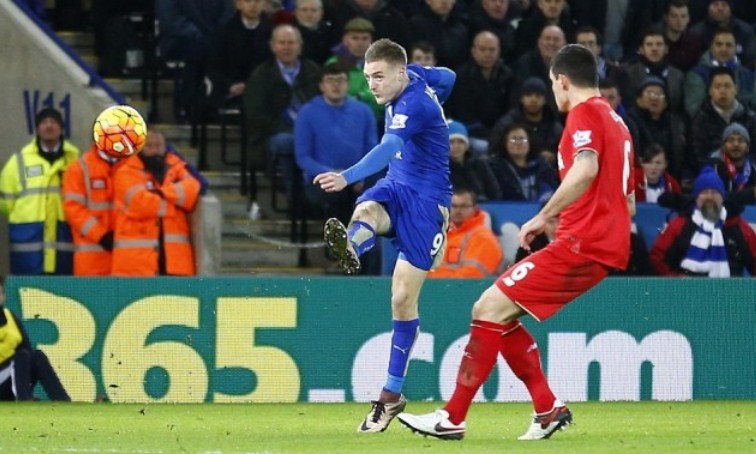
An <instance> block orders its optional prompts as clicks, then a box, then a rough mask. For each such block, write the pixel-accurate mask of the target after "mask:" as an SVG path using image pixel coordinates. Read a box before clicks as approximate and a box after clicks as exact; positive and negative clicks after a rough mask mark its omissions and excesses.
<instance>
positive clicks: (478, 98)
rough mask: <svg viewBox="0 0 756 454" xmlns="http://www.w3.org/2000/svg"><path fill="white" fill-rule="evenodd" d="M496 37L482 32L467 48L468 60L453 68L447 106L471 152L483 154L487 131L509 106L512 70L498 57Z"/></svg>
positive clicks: (485, 147) (486, 143) (486, 141)
mask: <svg viewBox="0 0 756 454" xmlns="http://www.w3.org/2000/svg"><path fill="white" fill-rule="evenodd" d="M499 50H500V48H499V38H497V37H496V35H495V34H493V33H491V32H488V31H483V32H480V33H478V34H477V35H476V36H475V39H474V40H473V44H472V48H471V49H470V54H471V57H472V58H471V59H470V60H469V61H468V62H467V63H465V64H464V65H462V66H460V67H459V68H457V69H456V73H457V82H456V84H455V86H454V90H453V91H452V94H451V98H450V99H449V101H448V102H447V103H446V108H445V110H446V113H447V115H448V116H449V117H451V118H454V119H455V120H457V121H461V122H462V123H464V124H466V125H467V128H468V129H469V131H470V136H471V137H470V145H471V148H472V150H473V152H474V153H476V154H480V153H485V151H486V149H487V148H488V136H489V134H490V128H491V127H492V126H493V125H494V123H495V122H496V119H498V118H499V117H500V116H502V115H504V114H505V113H506V112H507V110H508V106H509V98H510V96H511V95H510V92H509V90H510V89H511V88H510V87H511V85H512V70H511V69H509V67H508V66H506V65H505V64H504V62H503V61H502V60H501V57H500V54H499Z"/></svg>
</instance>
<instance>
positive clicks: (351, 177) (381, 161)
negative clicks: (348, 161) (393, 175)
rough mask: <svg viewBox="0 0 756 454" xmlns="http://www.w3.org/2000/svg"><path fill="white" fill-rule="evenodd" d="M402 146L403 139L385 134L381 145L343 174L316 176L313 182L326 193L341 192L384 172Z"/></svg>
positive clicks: (334, 173) (332, 173)
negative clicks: (357, 182) (353, 184)
mask: <svg viewBox="0 0 756 454" xmlns="http://www.w3.org/2000/svg"><path fill="white" fill-rule="evenodd" d="M402 145H404V140H402V139H401V137H399V136H397V135H395V134H384V135H383V139H381V143H379V144H378V145H376V146H374V147H373V149H372V150H370V151H369V152H368V154H366V155H365V156H363V157H362V159H360V160H359V162H357V163H356V164H355V165H353V166H352V167H350V168H348V169H346V170H345V171H343V172H341V173H336V172H325V173H321V174H319V175H317V176H315V178H314V179H313V180H312V182H313V183H315V184H319V185H320V188H321V189H323V190H324V191H326V192H338V191H341V190H342V189H344V188H345V187H347V186H349V185H350V184H352V183H354V182H356V181H361V180H364V179H365V178H367V177H369V176H370V175H373V174H375V173H378V172H379V171H381V170H383V169H384V168H385V167H386V166H387V165H388V164H389V162H390V161H391V158H392V157H393V156H394V154H395V153H396V152H397V151H399V150H400V149H401V148H402Z"/></svg>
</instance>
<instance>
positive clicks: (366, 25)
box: [344, 17, 375, 35]
mask: <svg viewBox="0 0 756 454" xmlns="http://www.w3.org/2000/svg"><path fill="white" fill-rule="evenodd" d="M347 32H360V33H370V34H371V35H372V34H373V33H375V27H373V23H372V22H370V21H369V20H367V19H364V18H362V17H355V18H354V19H350V20H349V22H347V23H346V25H344V33H347Z"/></svg>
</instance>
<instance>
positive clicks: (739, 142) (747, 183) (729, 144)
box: [711, 123, 756, 205]
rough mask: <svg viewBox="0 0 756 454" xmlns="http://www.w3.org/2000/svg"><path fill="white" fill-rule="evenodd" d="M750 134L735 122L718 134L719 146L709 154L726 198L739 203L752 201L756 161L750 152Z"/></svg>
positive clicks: (755, 198)
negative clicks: (719, 138) (720, 138)
mask: <svg viewBox="0 0 756 454" xmlns="http://www.w3.org/2000/svg"><path fill="white" fill-rule="evenodd" d="M750 147H751V135H750V134H749V133H748V130H747V129H746V128H744V127H743V125H741V124H739V123H732V124H730V125H729V126H728V127H726V128H725V130H724V132H723V133H722V146H721V148H720V149H719V150H717V151H716V152H714V153H713V154H712V163H711V165H712V167H713V168H714V170H715V171H716V172H717V174H718V175H719V177H720V178H721V179H722V182H723V183H724V186H725V189H726V190H727V192H729V193H730V198H731V199H733V198H736V199H737V200H738V202H739V203H740V204H742V205H753V204H754V203H756V163H754V159H753V157H752V155H751V153H750V150H749V149H750Z"/></svg>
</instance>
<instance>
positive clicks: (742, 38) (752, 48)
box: [691, 0, 756, 70]
mask: <svg viewBox="0 0 756 454" xmlns="http://www.w3.org/2000/svg"><path fill="white" fill-rule="evenodd" d="M731 3H732V2H731V1H730V0H711V1H709V6H708V9H707V11H706V18H705V19H704V20H702V21H701V22H699V23H697V24H696V25H694V26H693V27H692V28H691V29H692V31H693V32H694V33H697V34H699V35H701V36H703V39H704V43H705V44H706V45H709V44H711V42H712V40H713V39H714V35H715V34H716V32H717V30H718V29H720V28H722V27H727V28H729V29H730V30H732V34H733V35H734V37H735V41H736V42H737V43H738V46H737V48H736V49H735V55H737V57H738V58H739V59H740V61H741V62H742V64H743V65H745V66H747V67H749V68H750V69H751V70H753V68H754V63H756V37H754V30H753V28H752V27H751V26H750V25H749V24H748V23H746V22H744V21H742V20H740V19H738V18H737V17H734V16H733V15H732V4H731ZM749 8H753V4H750V5H749Z"/></svg>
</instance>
